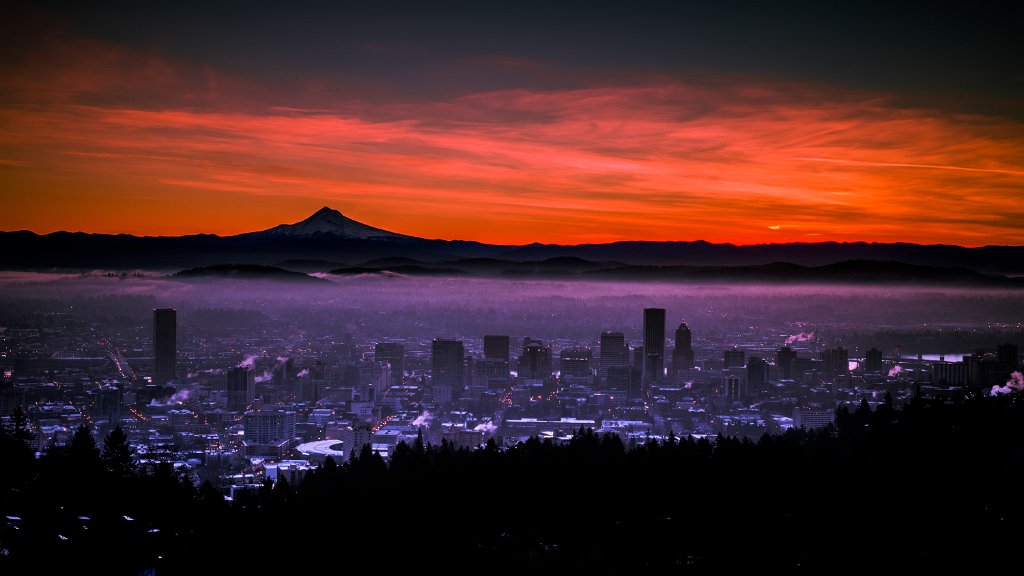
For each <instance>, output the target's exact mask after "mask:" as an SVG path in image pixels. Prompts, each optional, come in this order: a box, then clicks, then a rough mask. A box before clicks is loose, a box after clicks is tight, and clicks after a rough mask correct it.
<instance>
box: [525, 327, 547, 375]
mask: <svg viewBox="0 0 1024 576" xmlns="http://www.w3.org/2000/svg"><path fill="white" fill-rule="evenodd" d="M519 377H520V378H532V379H544V378H550V377H551V348H548V347H547V346H544V341H543V340H534V339H533V338H530V337H529V336H527V337H526V338H523V355H522V356H520V357H519Z"/></svg>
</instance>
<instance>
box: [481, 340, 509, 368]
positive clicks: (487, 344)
mask: <svg viewBox="0 0 1024 576" xmlns="http://www.w3.org/2000/svg"><path fill="white" fill-rule="evenodd" d="M484 358H500V359H501V360H502V361H504V362H505V367H506V368H507V367H508V363H509V337H508V336H494V335H488V336H484Z"/></svg>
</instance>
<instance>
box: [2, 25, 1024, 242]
mask: <svg viewBox="0 0 1024 576" xmlns="http://www.w3.org/2000/svg"><path fill="white" fill-rule="evenodd" d="M0 73H2V74H3V79H0V88H2V94H3V98H2V99H0V189H2V195H3V210H2V211H0V229H2V230H18V229H29V230H33V231H36V232H40V233H45V232H52V231H55V230H75V231H78V230H81V231H87V232H103V233H122V232H124V233H131V234H145V235H179V234H192V233H200V232H207V233H216V234H235V233H240V232H247V231H253V230H259V229H264V228H269V227H271V226H273V225H276V224H279V223H282V222H295V221H298V220H301V219H303V218H305V217H306V216H308V215H309V214H310V213H312V212H313V211H315V210H316V209H317V208H319V207H320V206H322V205H324V204H327V205H330V206H331V207H333V208H336V209H339V210H341V211H342V212H343V213H345V214H346V215H347V216H349V217H352V218H355V219H357V220H360V221H362V222H365V223H367V224H370V225H372V226H376V227H380V228H385V229H388V230H393V231H396V232H400V233H404V234H411V235H415V236H422V237H428V238H447V239H471V240H479V241H484V242H492V243H516V244H522V243H528V242H534V241H538V242H545V243H584V242H607V241H615V240H697V239H703V240H708V241H712V242H732V243H737V244H750V243H761V242H791V241H809V242H815V241H824V240H839V241H861V240H864V241H877V242H894V241H908V242H918V243H953V244H961V245H967V246H976V245H985V244H1010V245H1021V244H1024V226H1021V222H1022V221H1024V205H1022V202H1021V199H1022V196H1024V126H1022V125H1021V124H1020V123H1017V122H1011V121H1008V120H1006V119H1002V118H997V117H986V116H979V115H953V116H951V115H944V114H941V113H938V112H934V111H930V110H927V109H916V108H908V107H906V106H898V105H897V104H896V103H894V102H893V101H891V100H890V99H889V98H887V97H886V95H884V94H868V93H857V94H851V93H847V92H841V91H838V90H835V89H831V88H828V87H824V86H819V85H814V84H807V83H799V84H797V83H793V84H787V83H780V82H772V83H768V82H766V81H763V80H759V79H758V78H751V77H731V78H727V79H716V80H715V81H714V82H710V81H702V80H694V81H692V82H688V81H683V80H679V79H668V78H655V77H649V78H644V79H642V80H638V81H636V82H635V83H633V84H626V85H623V83H621V82H620V83H617V84H615V85H608V86H594V87H587V88H578V89H561V90H530V89H506V90H493V91H481V92H476V93H470V94H466V95H462V96H457V97H452V98H449V99H443V100H436V99H435V100H429V101H428V100H415V99H411V98H410V99H409V100H408V101H405V102H395V101H389V102H387V103H378V104H368V103H367V102H366V101H365V100H362V101H356V100H346V99H345V98H343V97H339V96H336V94H337V91H336V90H334V91H331V90H318V87H317V86H305V87H302V88H303V90H307V91H310V92H315V93H317V94H318V96H317V97H316V98H315V99H310V100H309V102H311V103H312V102H314V100H315V104H316V105H315V106H312V105H310V106H287V107H286V106H283V105H279V104H280V103H281V102H283V101H285V100H286V99H284V98H280V99H278V98H277V95H278V94H281V93H284V92H283V89H282V91H281V92H275V91H274V90H273V89H271V88H267V87H265V86H258V85H253V84H251V83H248V82H247V81H245V80H244V79H242V78H238V77H232V76H230V75H227V74H224V73H220V72H215V71H212V70H209V69H206V68H201V67H194V66H193V67H190V66H188V65H185V64H181V63H177V62H175V61H173V60H171V59H166V58H161V57H160V56H159V55H153V54H145V55H139V54H133V53H126V52H123V51H119V50H118V49H117V47H116V46H112V45H108V44H103V43H100V42H86V41H82V40H75V41H74V43H73V44H70V45H58V46H55V47H53V48H52V50H51V52H50V53H46V52H44V53H42V54H39V55H37V56H36V57H35V59H34V60H32V61H29V62H19V63H18V64H17V66H14V65H7V66H6V67H0ZM290 88H294V87H290ZM322 94H329V95H327V96H324V95H322ZM330 94H335V96H331V95H330Z"/></svg>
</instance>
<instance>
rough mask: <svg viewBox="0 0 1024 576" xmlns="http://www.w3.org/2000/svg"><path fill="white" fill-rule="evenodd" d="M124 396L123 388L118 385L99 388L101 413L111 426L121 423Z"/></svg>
mask: <svg viewBox="0 0 1024 576" xmlns="http://www.w3.org/2000/svg"><path fill="white" fill-rule="evenodd" d="M122 398H123V395H122V393H121V389H120V388H118V387H117V386H109V385H108V386H104V387H102V388H100V390H99V413H100V416H102V417H104V418H106V419H107V422H108V423H109V425H110V427H111V428H113V427H115V426H120V425H121V404H122Z"/></svg>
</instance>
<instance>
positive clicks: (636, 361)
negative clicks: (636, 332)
mask: <svg viewBox="0 0 1024 576" xmlns="http://www.w3.org/2000/svg"><path fill="white" fill-rule="evenodd" d="M644 360H646V358H644V347H643V346H642V345H641V346H635V347H633V349H632V354H631V355H630V357H629V365H630V366H632V367H633V368H636V369H637V370H639V371H640V373H641V374H643V372H644Z"/></svg>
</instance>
